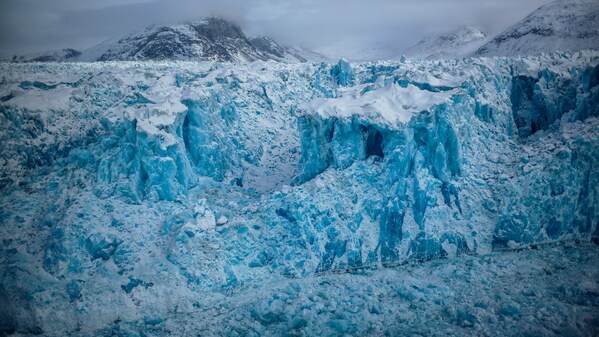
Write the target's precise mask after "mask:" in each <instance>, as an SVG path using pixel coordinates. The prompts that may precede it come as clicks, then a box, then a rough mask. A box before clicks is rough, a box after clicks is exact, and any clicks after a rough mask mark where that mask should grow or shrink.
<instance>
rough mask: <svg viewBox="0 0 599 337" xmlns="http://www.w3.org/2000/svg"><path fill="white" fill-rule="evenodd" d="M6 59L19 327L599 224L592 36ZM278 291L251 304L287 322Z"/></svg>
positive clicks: (92, 325) (7, 281)
mask: <svg viewBox="0 0 599 337" xmlns="http://www.w3.org/2000/svg"><path fill="white" fill-rule="evenodd" d="M0 68H1V69H2V73H3V74H6V75H3V76H4V79H3V80H2V82H1V83H2V84H1V85H0V97H3V98H2V103H1V104H0V118H1V119H2V120H1V122H2V123H3V125H5V126H4V127H3V128H2V130H1V131H0V132H1V134H0V141H1V144H0V145H1V146H0V153H1V154H2V155H1V158H2V160H1V161H0V165H1V167H2V173H1V174H2V176H1V178H2V184H1V188H2V198H1V199H0V205H2V206H1V212H0V218H1V219H2V226H1V227H0V231H1V235H2V237H3V240H4V241H3V242H4V244H5V246H4V248H2V250H1V254H2V260H1V261H2V262H1V264H0V266H1V269H0V272H1V273H2V280H3V282H2V288H0V297H1V298H0V299H2V300H3V301H5V302H7V303H12V306H11V307H10V310H9V311H10V312H11V315H10V319H9V320H7V321H6V323H3V324H8V325H10V327H11V328H12V329H14V330H17V331H19V332H22V333H34V332H39V331H44V332H47V331H59V332H62V333H69V332H73V331H84V332H86V333H87V332H89V333H91V332H94V331H95V332H97V331H100V329H103V328H105V327H106V326H108V325H110V324H114V322H115V321H117V320H118V321H127V322H138V323H139V324H141V325H143V326H144V327H146V328H147V327H156V326H158V327H159V326H162V324H164V319H165V317H171V316H172V315H175V314H176V313H180V312H184V313H188V314H190V313H193V312H195V311H197V308H201V307H203V306H210V305H212V304H213V303H217V302H219V301H220V300H221V299H222V298H223V294H231V293H235V292H237V291H241V290H240V289H253V288H252V287H259V286H260V285H268V284H270V283H269V282H279V281H281V282H283V281H285V280H288V279H294V278H299V279H304V278H305V279H309V278H311V277H313V276H314V275H320V274H323V273H331V272H352V273H353V272H360V271H364V270H367V269H370V268H381V267H385V266H389V267H390V266H396V265H400V264H403V263H406V262H409V261H425V260H436V259H441V258H448V257H455V256H463V255H475V256H476V255H479V254H483V253H488V252H491V251H493V250H497V251H500V250H504V249H511V248H518V247H526V246H529V245H533V244H539V243H545V242H564V241H570V240H580V241H589V240H591V239H592V238H597V237H598V234H597V233H598V231H599V229H598V226H597V223H598V220H599V209H598V208H597V205H598V204H599V202H598V201H599V200H598V198H599V196H598V195H599V182H598V180H597V179H598V175H597V174H596V167H598V166H597V165H598V164H599V163H597V160H598V159H597V158H599V153H598V152H599V149H598V147H597V146H596V144H597V142H598V141H599V139H598V137H599V133H598V130H599V124H598V123H599V119H598V118H597V117H598V115H599V111H598V108H597V107H598V104H597V103H598V100H599V92H598V90H599V80H598V76H599V67H598V57H597V54H596V53H595V52H588V53H577V54H567V55H561V54H554V55H546V56H539V57H534V58H532V57H531V58H525V59H467V60H463V61H444V62H420V61H414V60H409V59H405V60H403V61H401V62H379V63H365V64H353V65H349V64H348V63H347V62H344V61H341V62H339V63H338V64H337V65H328V64H301V65H289V64H278V63H264V62H257V63H252V64H247V65H222V64H211V63H95V64H45V65H40V64H20V65H18V64H17V65H15V64H13V65H8V64H2V65H0ZM65 74H69V75H65ZM285 282H287V281H285ZM306 282H307V281H306ZM265 287H267V286H265ZM398 291H399V290H398ZM298 292H300V291H298V290H293V291H292V293H294V294H295V293H298ZM273 296H274V295H273ZM278 301H279V302H281V301H282V300H278ZM271 302H272V303H271ZM279 302H277V300H276V299H272V298H270V299H269V300H268V301H267V303H266V302H265V303H266V304H264V305H258V304H257V305H256V306H255V310H254V311H252V314H251V317H252V320H253V321H252V322H254V323H256V324H257V325H259V326H263V327H271V326H272V327H279V326H283V325H285V324H286V323H285V322H287V321H288V319H290V318H289V317H288V316H289V315H288V314H287V313H286V309H285V306H284V305H282V304H281V303H283V302H281V303H279ZM164 303H169V305H164ZM227 303H228V302H227ZM273 303H274V304H273ZM170 304H172V305H170ZM229 304H230V303H229ZM229 304H227V305H229ZM175 307H177V309H174V308H175ZM271 307H272V309H269V308H271ZM3 310H4V309H3ZM223 310H225V309H223ZM369 310H370V309H369ZM381 310H384V308H383V309H381V308H372V311H373V312H376V311H379V312H380V311H381ZM233 311H234V310H233ZM505 312H506V313H507V314H510V312H514V311H513V310H511V307H509V308H508V307H506V309H505ZM510 315H511V314H510ZM57 317H58V318H57ZM468 317H469V316H468ZM332 319H333V320H334V322H332V323H330V328H331V329H332V330H335V331H338V333H343V332H344V331H345V332H347V331H351V330H352V329H354V326H353V325H352V324H351V322H347V320H345V319H344V318H343V317H336V318H332ZM291 321H293V322H295V323H293V324H291ZM306 321H307V319H306ZM289 322H290V323H289V324H291V325H293V326H296V328H297V329H301V328H302V327H305V324H307V323H306V322H304V320H301V319H299V318H298V320H291V319H290V320H289ZM136 324H137V323H136ZM248 324H250V323H248ZM251 324H253V323H251ZM327 326H329V325H327ZM146 328H144V329H146ZM148 329H149V328H148ZM142 330H143V329H142ZM360 331H361V330H360ZM275 334H276V333H275Z"/></svg>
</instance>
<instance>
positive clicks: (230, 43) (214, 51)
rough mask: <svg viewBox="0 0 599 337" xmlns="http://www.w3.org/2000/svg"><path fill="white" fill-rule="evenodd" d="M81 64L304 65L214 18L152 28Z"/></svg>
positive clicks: (91, 53)
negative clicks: (288, 62) (272, 62)
mask: <svg viewBox="0 0 599 337" xmlns="http://www.w3.org/2000/svg"><path fill="white" fill-rule="evenodd" d="M79 60H81V61H125V60H126V61H134V60H135V61H140V60H197V61H219V62H237V61H241V62H244V61H256V60H263V61H265V60H277V61H283V60H291V61H304V59H303V58H302V57H301V56H299V55H296V54H294V53H292V52H290V50H289V49H287V48H284V47H281V46H280V45H279V44H277V43H276V42H275V41H274V40H273V39H271V38H268V37H256V38H248V37H247V36H246V35H245V34H244V33H243V31H242V30H241V28H240V27H239V26H237V25H236V24H234V23H232V22H229V21H227V20H224V19H220V18H215V17H210V18H206V19H202V20H198V21H193V22H189V23H184V24H176V25H160V26H152V27H149V28H147V29H146V30H145V31H143V32H140V33H133V34H130V35H127V36H125V37H122V38H120V39H117V40H109V41H106V42H103V43H101V44H99V45H97V46H95V47H92V48H90V49H88V50H86V51H84V52H83V53H82V55H81V56H80V58H79Z"/></svg>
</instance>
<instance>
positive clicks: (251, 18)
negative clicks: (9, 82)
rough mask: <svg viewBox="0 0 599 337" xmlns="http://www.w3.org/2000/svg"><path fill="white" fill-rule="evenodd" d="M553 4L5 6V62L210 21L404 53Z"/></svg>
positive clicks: (299, 39) (328, 47)
mask: <svg viewBox="0 0 599 337" xmlns="http://www.w3.org/2000/svg"><path fill="white" fill-rule="evenodd" d="M548 2H549V0H199V1H198V0H196V1H193V0H0V55H1V56H4V57H6V56H10V55H14V54H24V53H30V52H36V51H44V50H51V49H60V48H67V47H71V48H75V49H85V48H87V47H91V46H93V45H95V44H97V43H99V42H102V41H104V40H106V39H109V38H113V37H119V36H121V35H124V34H127V33H131V32H135V31H137V30H141V29H143V28H145V27H146V26H149V25H152V24H168V23H177V22H182V21H186V20H193V19H198V18H201V17H205V16H208V15H216V16H222V17H225V18H228V19H231V20H234V21H235V22H237V23H238V24H239V25H240V26H241V27H242V28H243V29H244V31H245V32H246V34H248V35H269V36H271V37H273V38H274V39H275V40H277V41H278V42H280V43H282V44H287V45H302V46H305V47H308V48H311V49H314V50H317V51H321V52H325V53H328V54H329V55H331V56H344V55H345V54H353V53H357V52H360V51H361V50H368V49H372V48H382V49H385V48H387V49H392V50H399V51H401V50H403V49H404V48H407V47H409V46H411V45H413V44H415V43H416V42H418V41H419V40H420V39H422V38H423V37H427V36H431V35H436V34H439V33H442V32H445V31H448V30H451V29H453V28H455V27H458V26H460V25H476V26H479V27H481V28H483V29H484V30H486V31H487V32H490V33H493V32H498V31H500V30H502V29H503V28H506V27H508V26H510V25H511V24H513V23H515V22H516V21H518V20H520V19H522V18H523V17H524V16H526V15H527V14H528V13H530V12H531V11H533V10H534V9H536V8H537V7H539V6H541V5H543V4H545V3H548Z"/></svg>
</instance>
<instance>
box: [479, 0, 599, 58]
mask: <svg viewBox="0 0 599 337" xmlns="http://www.w3.org/2000/svg"><path fill="white" fill-rule="evenodd" d="M594 48H599V1H597V0H557V1H554V2H552V3H550V4H547V5H545V6H542V7H540V8H539V9H537V10H535V11H534V12H532V13H531V14H529V15H528V16H527V17H525V18H524V19H523V20H522V21H520V22H518V23H516V24H515V25H513V26H511V27H510V28H508V29H506V30H505V31H503V32H502V33H500V34H498V35H496V36H495V37H494V38H493V39H491V40H490V41H489V42H487V43H485V44H484V45H482V46H481V47H480V48H479V49H478V50H476V52H475V55H477V56H514V55H529V54H535V53H539V52H552V51H558V50H559V51H576V50H582V49H594Z"/></svg>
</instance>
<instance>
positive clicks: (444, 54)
mask: <svg viewBox="0 0 599 337" xmlns="http://www.w3.org/2000/svg"><path fill="white" fill-rule="evenodd" d="M485 41H487V35H486V34H485V33H484V32H483V31H482V30H481V29H480V28H477V27H473V26H463V27H459V28H457V29H455V30H453V31H451V32H449V33H446V34H442V35H439V36H435V37H428V38H425V39H423V40H421V41H420V42H418V43H417V44H416V45H414V46H412V47H411V48H409V49H408V50H406V52H405V55H406V56H409V57H414V58H420V59H448V58H457V57H462V56H464V55H468V54H470V53H472V52H474V51H475V50H476V49H478V48H479V47H480V46H481V45H482V44H483V43H485Z"/></svg>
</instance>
